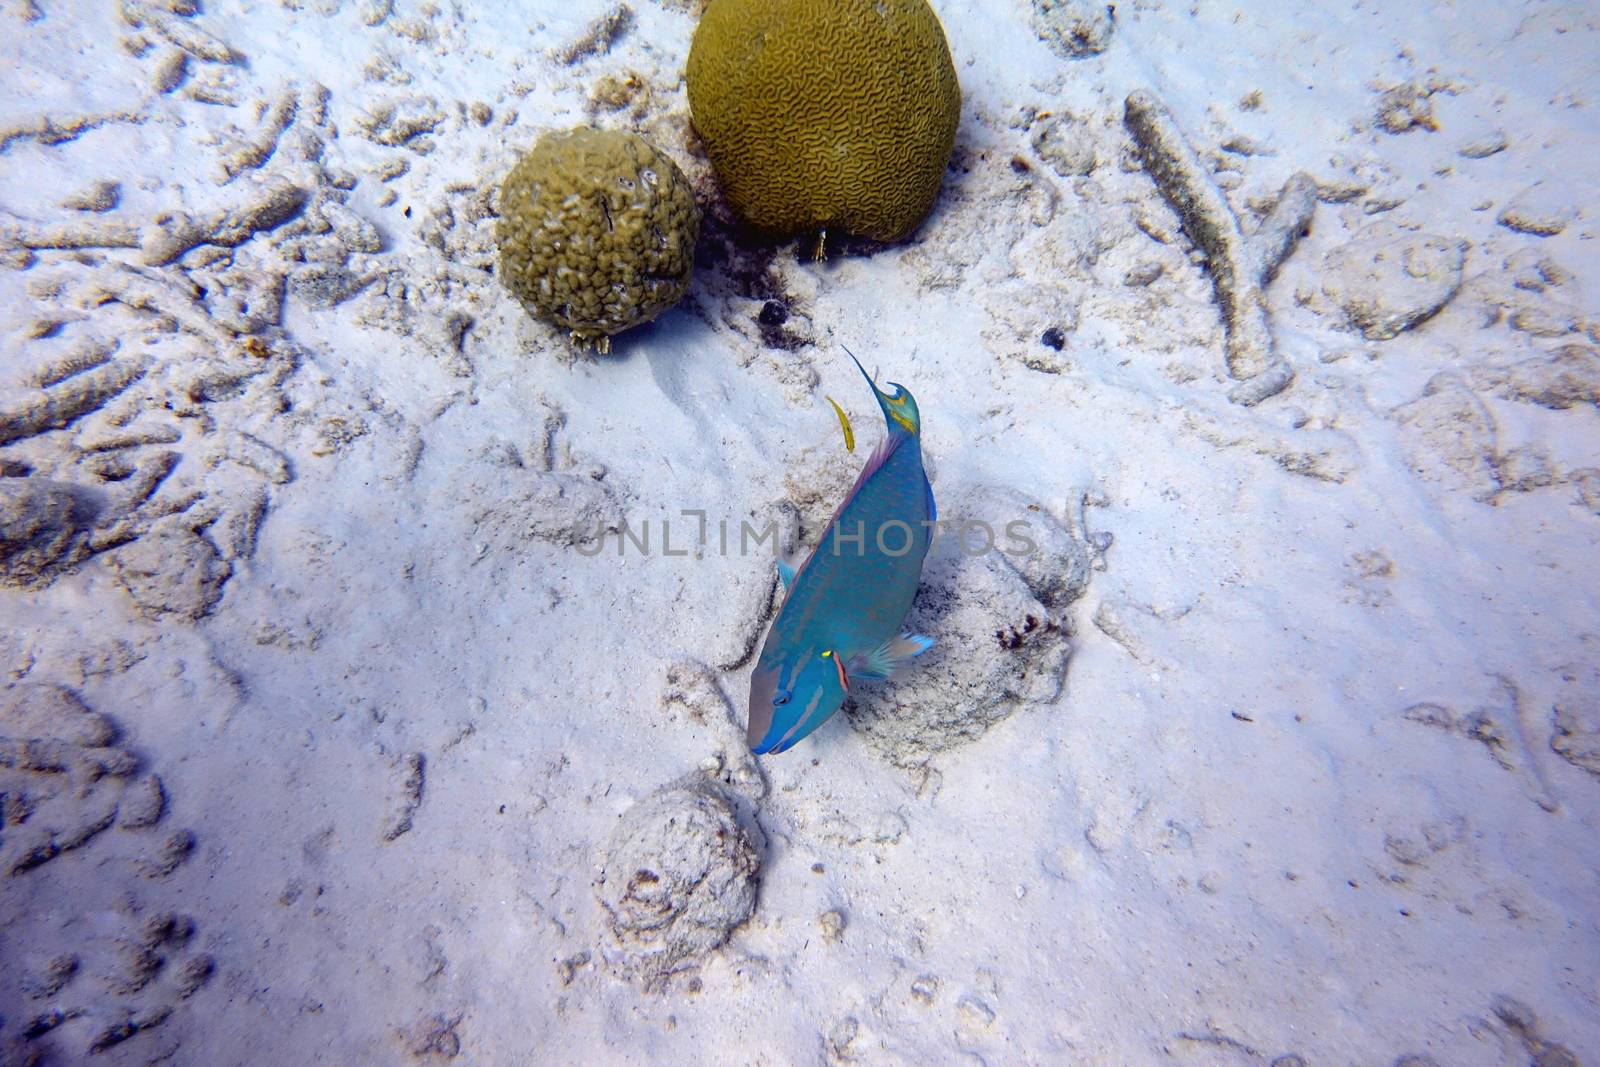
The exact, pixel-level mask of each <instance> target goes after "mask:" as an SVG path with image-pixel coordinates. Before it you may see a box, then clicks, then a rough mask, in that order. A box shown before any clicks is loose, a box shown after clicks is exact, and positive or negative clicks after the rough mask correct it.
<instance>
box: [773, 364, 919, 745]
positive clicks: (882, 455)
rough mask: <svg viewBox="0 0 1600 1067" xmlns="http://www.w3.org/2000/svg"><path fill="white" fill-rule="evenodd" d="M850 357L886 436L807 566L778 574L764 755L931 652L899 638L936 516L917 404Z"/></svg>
mask: <svg viewBox="0 0 1600 1067" xmlns="http://www.w3.org/2000/svg"><path fill="white" fill-rule="evenodd" d="M846 354H850V353H849V350H848V349H846ZM850 358H851V360H852V361H854V362H855V365H856V369H858V370H860V371H861V376H862V377H864V378H866V380H867V384H868V385H869V386H871V387H872V393H873V396H875V397H877V400H878V407H880V408H881V409H882V410H883V418H884V422H885V424H886V425H887V428H888V432H887V434H886V435H885V437H884V439H883V443H882V444H880V445H879V446H878V447H877V449H876V451H874V452H873V453H872V455H871V456H870V457H869V458H868V459H867V462H866V465H865V466H864V467H862V469H861V474H860V475H859V476H858V477H857V478H856V483H855V486H854V487H853V488H852V489H851V490H850V492H849V494H848V495H846V496H845V498H844V501H843V502H842V503H840V505H839V508H838V510H837V511H835V512H834V513H833V518H832V519H831V520H829V522H828V525H827V527H826V529H824V530H823V533H822V539H821V540H820V541H819V542H818V543H817V545H816V547H815V548H813V549H812V550H811V554H810V556H808V557H807V558H806V560H805V562H804V563H802V564H801V565H800V567H799V568H797V569H792V568H790V567H789V566H788V565H787V564H784V563H781V562H780V563H779V564H778V573H779V577H780V579H781V580H782V582H783V586H784V597H783V604H782V606H781V607H780V608H779V609H778V618H777V620H776V621H775V622H774V623H773V624H772V630H771V631H770V632H769V633H768V634H767V641H766V644H764V645H762V647H761V658H760V659H759V660H757V661H756V669H755V672H754V673H753V674H752V675H751V676H750V723H749V730H748V736H749V741H750V750H751V751H752V752H754V753H756V754H757V755H767V754H777V753H779V752H787V751H788V750H789V749H791V748H793V747H794V746H795V744H796V743H798V742H799V741H800V740H801V739H802V738H803V737H805V736H806V735H807V734H809V733H811V732H812V731H813V730H815V729H816V728H817V727H819V726H821V725H822V724H823V723H825V722H827V721H828V718H829V717H830V716H832V715H833V713H834V712H836V711H838V710H839V708H840V706H841V705H843V704H844V699H845V697H846V696H847V695H849V693H850V691H851V688H852V686H854V685H855V684H856V683H857V682H860V681H863V680H865V679H869V678H890V677H893V676H894V675H895V674H896V673H897V672H898V671H899V670H900V669H901V668H902V667H904V666H905V665H906V663H907V662H908V661H909V660H910V659H911V658H912V657H914V656H918V655H921V654H922V653H923V652H926V651H927V650H928V649H929V648H931V647H932V646H933V640H932V639H931V638H928V637H923V636H920V635H916V634H906V633H902V632H901V626H902V624H903V623H904V622H905V617H906V612H908V611H910V610H911V601H912V599H913V598H914V597H915V596H916V595H917V584H918V582H920V581H921V579H922V560H923V557H925V556H926V555H927V554H928V545H929V543H930V542H931V540H932V538H933V529H934V521H935V518H936V512H935V508H934V503H933V486H931V485H930V484H928V475H927V474H926V472H924V470H923V468H922V423H921V421H920V419H919V417H918V415H917V402H916V400H915V399H913V398H912V396H911V391H910V390H908V389H907V388H906V387H905V386H903V385H898V384H896V383H894V382H890V383H889V388H890V390H891V391H890V392H884V391H883V390H882V389H879V388H878V385H877V383H876V382H874V381H873V380H872V375H870V374H868V373H867V372H866V369H865V368H864V367H862V366H861V362H860V361H859V360H856V357H855V356H854V355H853V354H850ZM835 408H836V409H837V405H835ZM840 415H841V422H843V423H844V425H845V427H846V436H847V438H848V437H849V436H850V433H849V429H848V427H849V424H848V422H844V420H843V417H842V416H843V413H842V412H840Z"/></svg>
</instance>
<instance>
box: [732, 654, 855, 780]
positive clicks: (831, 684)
mask: <svg viewBox="0 0 1600 1067" xmlns="http://www.w3.org/2000/svg"><path fill="white" fill-rule="evenodd" d="M844 697H845V688H844V671H843V669H842V667H841V666H840V665H839V663H838V657H837V656H835V655H834V653H833V652H832V651H831V650H824V651H822V652H818V653H813V654H811V655H809V656H806V657H804V658H803V659H801V660H798V661H791V662H788V663H784V664H780V665H779V666H777V667H770V668H763V667H760V666H758V667H757V668H756V669H755V672H754V673H753V674H751V675H750V724H749V728H748V730H747V731H746V737H747V739H748V740H749V742H750V751H751V752H754V753H755V754H756V755H758V756H764V755H768V754H773V755H776V754H777V753H779V752H787V751H788V750H789V749H791V748H793V747H794V745H795V744H796V743H797V742H798V741H799V740H800V739H801V738H803V737H805V736H806V735H807V734H809V733H810V732H811V731H813V730H815V729H816V728H817V727H819V726H821V725H822V724H823V723H824V722H827V721H828V718H829V717H830V716H831V715H832V714H833V713H834V712H836V711H838V710H839V706H840V705H841V704H843V703H844Z"/></svg>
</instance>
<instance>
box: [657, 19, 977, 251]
mask: <svg viewBox="0 0 1600 1067" xmlns="http://www.w3.org/2000/svg"><path fill="white" fill-rule="evenodd" d="M687 79H688V88H689V109H690V111H691V113H692V115H693V119H694V125H695V129H696V130H698V131H699V133H700V136H701V138H702V139H703V140H704V141H705V145H706V151H707V153H708V154H709V155H710V157H711V164H712V166H713V167H714V168H715V169H716V172H717V178H718V180H719V181H720V182H721V183H722V187H723V191H724V192H725V193H726V194H727V197H728V200H729V202H730V203H731V204H732V205H733V207H734V209H735V210H737V211H738V212H739V214H740V215H741V216H743V217H744V219H745V220H746V221H747V222H749V223H750V224H751V225H753V226H756V227H758V228H760V229H763V230H767V231H771V232H774V233H778V234H783V235H785V236H787V235H792V234H797V233H803V232H806V231H809V230H818V229H824V230H825V229H840V230H844V231H846V232H849V233H854V234H858V235H860V236H863V237H870V238H873V239H874V240H879V241H893V240H898V239H899V238H902V237H905V236H906V235H907V234H909V233H910V232H911V231H912V230H913V229H915V228H916V226H917V224H918V223H919V222H921V221H922V219H923V217H924V216H925V215H927V213H928V210H929V209H930V208H931V207H932V206H933V201H934V198H935V197H936V196H938V194H939V184H940V182H941V181H942V179H943V177H944V169H945V165H946V163H947V162H948V161H949V159H950V150H951V148H952V147H953V146H954V144H955V136H956V123H957V120H958V119H959V117H960V112H961V87H960V86H959V85H958V84H957V82H956V71H955V65H954V64H953V63H951V61H950V48H949V45H948V44H947V43H946V41H945V36H944V29H943V28H942V27H941V26H940V25H939V19H938V17H937V16H935V15H934V13H933V9H932V8H930V7H929V6H928V4H927V0H776V2H775V0H711V3H710V4H709V5H708V6H707V7H706V11H705V14H704V15H703V16H702V17H701V19H700V25H699V27H698V28H696V30H695V34H694V42H693V43H692V44H691V45H690V48H689V64H688V71H687Z"/></svg>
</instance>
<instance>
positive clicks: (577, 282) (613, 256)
mask: <svg viewBox="0 0 1600 1067" xmlns="http://www.w3.org/2000/svg"><path fill="white" fill-rule="evenodd" d="M699 233H700V211H699V209H698V208H697V207H696V206H695V202H694V194H693V193H692V192H691V191H690V188H689V182H688V180H687V179H686V178H685V177H684V176H683V172H682V171H680V170H679V169H678V167H677V164H675V163H673V162H672V160H671V159H670V158H668V157H667V156H666V155H665V154H663V153H662V152H660V151H659V150H657V149H656V148H654V147H653V146H651V145H650V144H649V143H648V142H647V141H645V140H644V139H643V138H640V137H638V136H636V135H634V134H631V133H624V132H621V131H616V130H597V129H592V128H588V127H580V128H577V129H572V130H567V131H564V132H557V133H549V134H546V135H545V136H544V137H542V138H540V139H539V142H538V143H537V144H535V145H534V147H533V149H532V150H531V151H529V152H528V153H527V155H525V156H523V157H522V158H521V159H520V160H518V161H517V164H516V166H514V167H512V168H511V173H510V174H508V175H506V179H505V181H504V182H503V183H502V184H501V186H500V220H499V224H498V226H497V227H496V230H495V239H496V241H497V243H498V244H499V247H500V280H501V282H502V283H503V284H504V285H505V287H506V288H507V289H509V290H510V291H511V293H512V295H514V296H515V297H517V299H518V300H520V301H522V303H523V305H524V306H525V307H526V308H527V309H528V312H529V314H531V315H533V316H534V317H535V318H537V319H540V320H542V321H545V322H549V323H551V324H553V325H555V326H558V327H560V328H562V329H565V330H568V331H570V332H571V335H572V338H573V339H574V340H575V341H578V342H580V343H595V344H598V346H599V348H600V350H601V351H602V352H605V351H609V350H610V347H611V336H612V335H613V334H617V333H621V332H622V331H623V330H626V329H629V328H630V327H633V326H638V325H639V324H641V323H645V322H649V321H650V320H651V319H654V318H655V317H656V316H657V315H659V314H661V312H663V311H665V310H666V309H667V308H669V307H671V306H672V305H673V304H676V303H677V302H678V301H679V300H680V299H681V298H682V297H683V294H684V293H685V291H687V289H688V287H689V276H690V273H691V272H692V271H693V269H694V245H695V241H696V240H697V239H698V237H699Z"/></svg>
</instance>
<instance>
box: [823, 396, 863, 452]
mask: <svg viewBox="0 0 1600 1067" xmlns="http://www.w3.org/2000/svg"><path fill="white" fill-rule="evenodd" d="M824 399H826V400H827V401H828V403H830V404H832V405H833V410H834V411H835V412H836V413H837V414H838V416H839V425H840V426H842V427H844V450H845V451H846V452H854V451H855V450H856V432H855V431H854V430H852V429H851V428H850V416H848V415H846V414H845V413H844V408H842V407H840V406H839V402H838V401H837V400H835V399H834V398H833V397H831V396H830V397H825V398H824Z"/></svg>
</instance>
